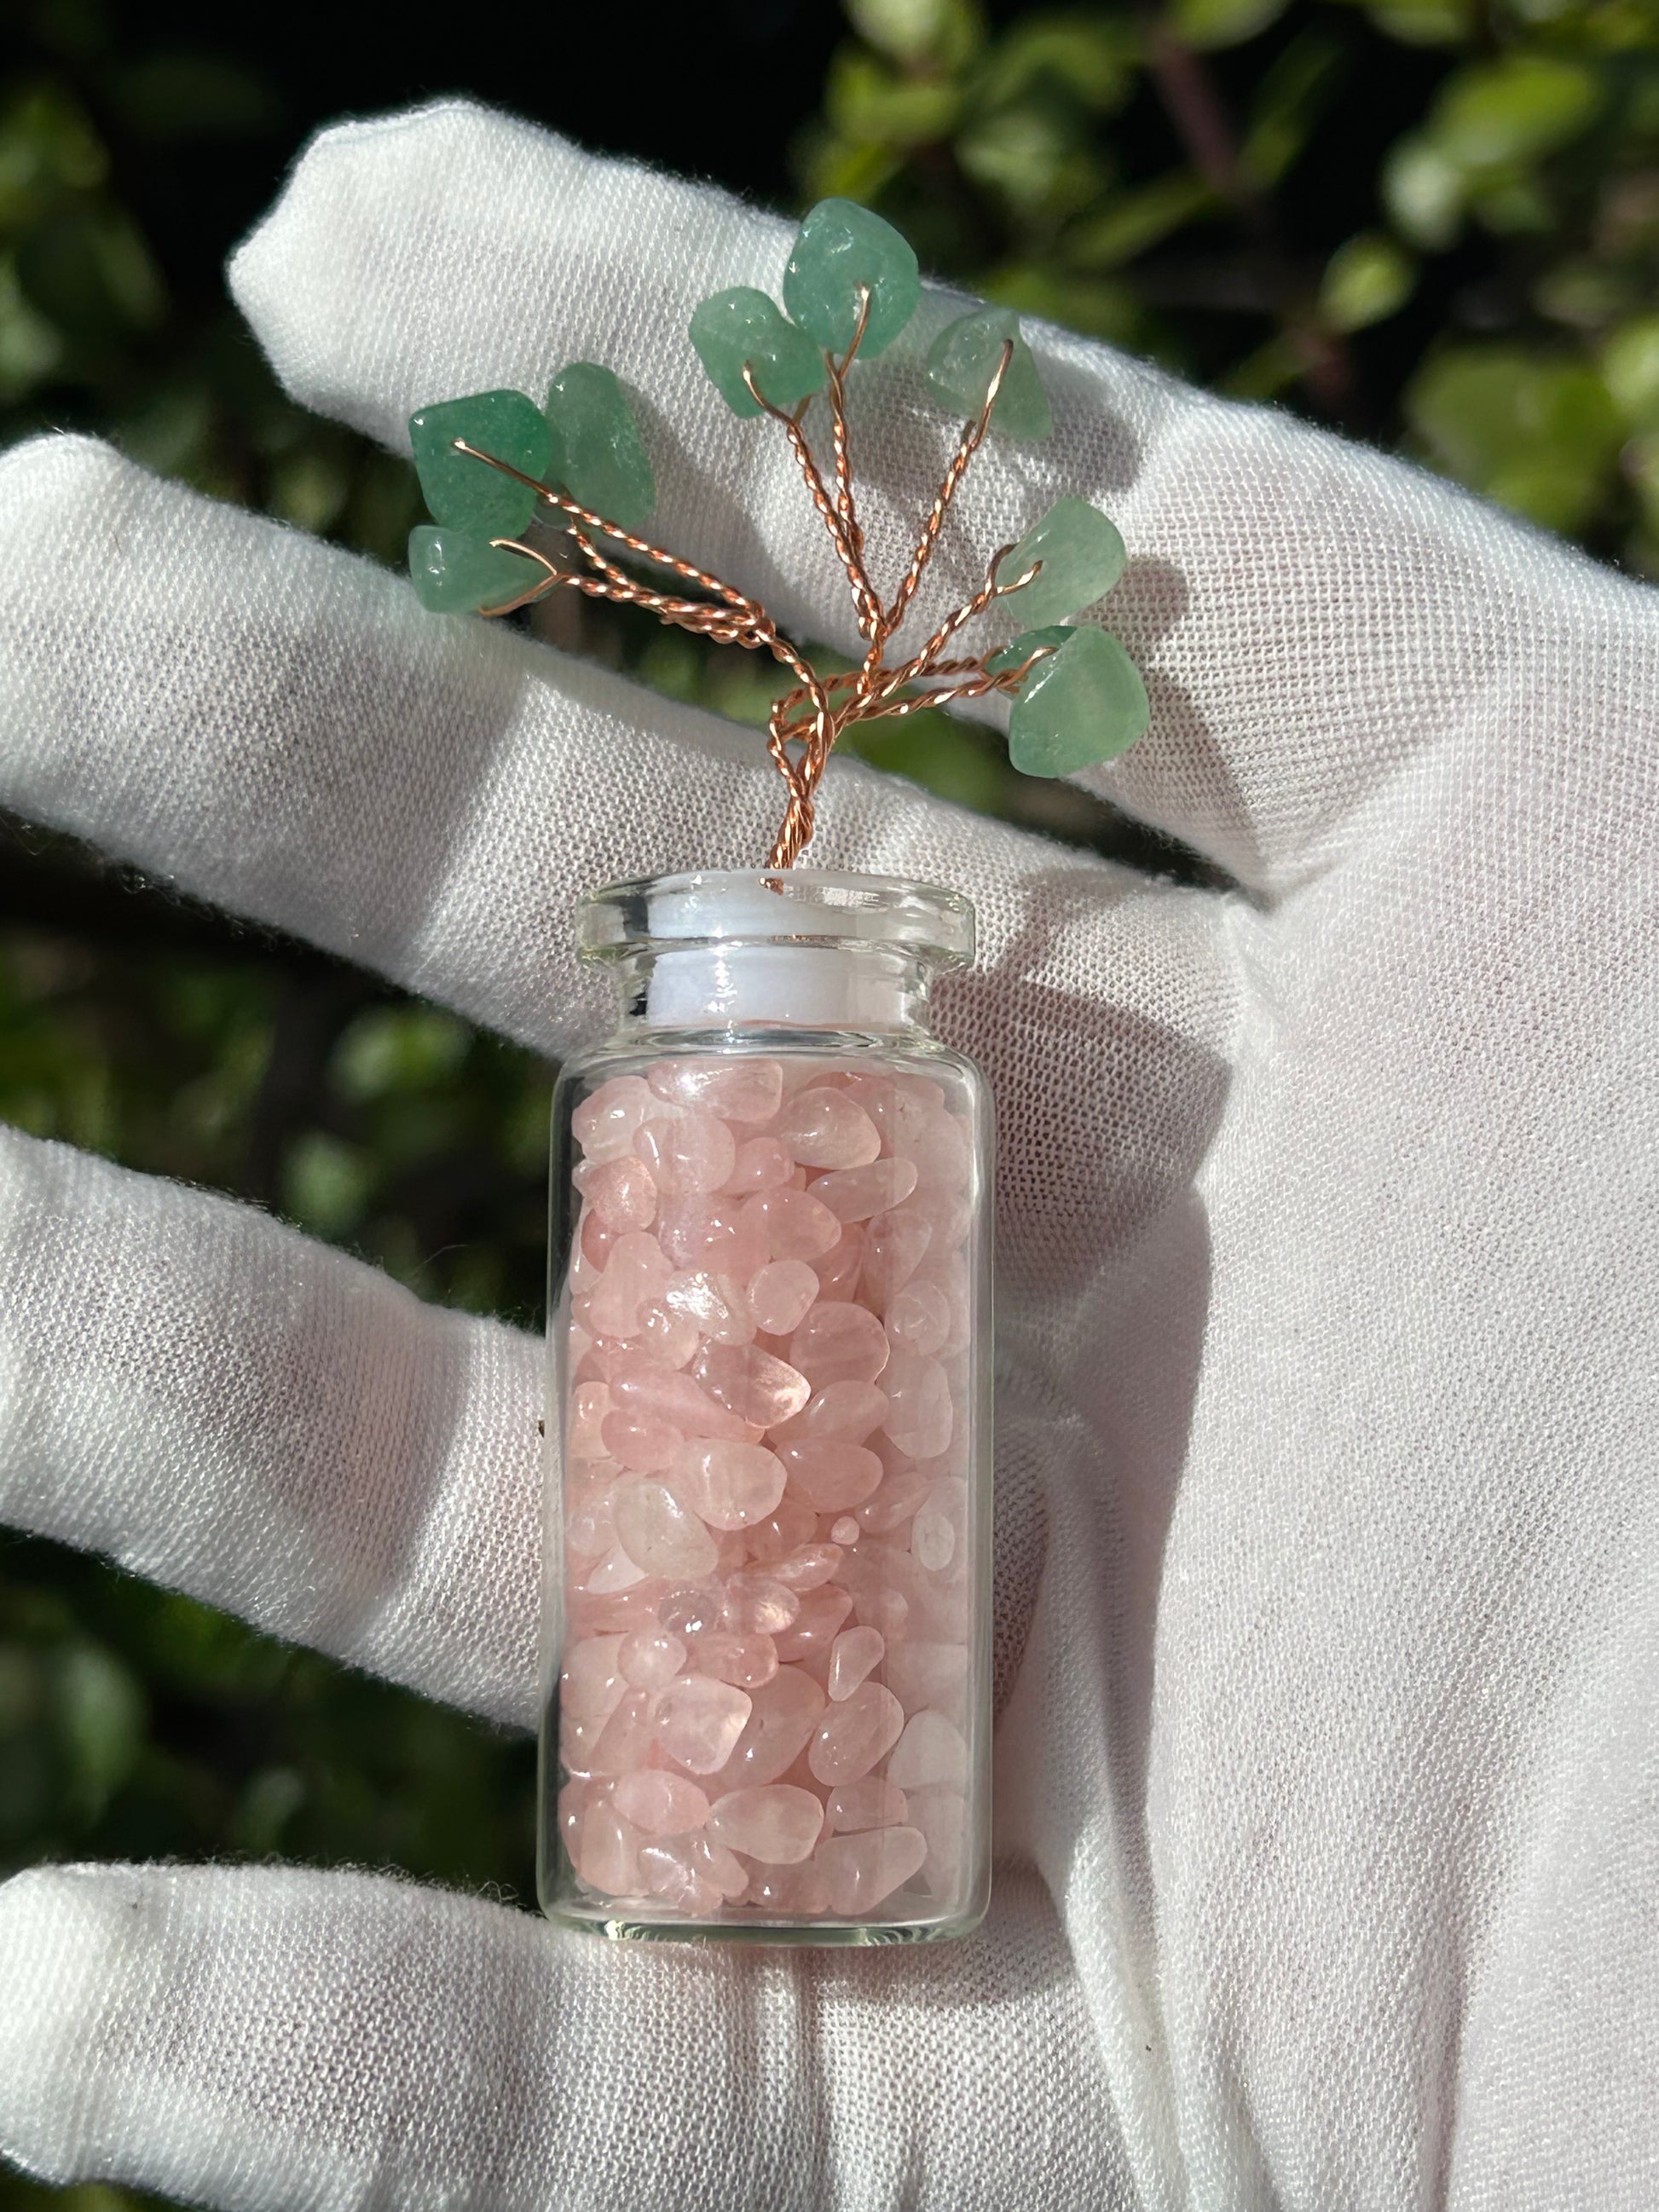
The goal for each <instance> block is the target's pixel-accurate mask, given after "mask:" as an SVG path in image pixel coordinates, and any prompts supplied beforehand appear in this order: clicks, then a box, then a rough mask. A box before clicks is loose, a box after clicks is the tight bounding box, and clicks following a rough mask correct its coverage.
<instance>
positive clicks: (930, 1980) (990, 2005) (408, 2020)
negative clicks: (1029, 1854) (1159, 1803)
mask: <svg viewBox="0 0 1659 2212" xmlns="http://www.w3.org/2000/svg"><path fill="white" fill-rule="evenodd" d="M0 1992H3V2000H4V2001H3V2002H0V2149H3V2150H4V2152H5V2153H6V2154H8V2155H9V2156H10V2157H11V2158H12V2159H14V2160H15V2161H16V2162H17V2163H18V2164H19V2165H21V2166H24V2167H25V2168H27V2170H28V2171H29V2172H33V2173H35V2174H37V2175H40V2176H41V2177H43V2178H45V2179H50V2180H52V2181H56V2182H67V2181H71V2180H76V2179H91V2178H94V2177H96V2178H97V2179H100V2180H114V2181H118V2182H121V2183H125V2184H126V2185H130V2186H134V2187H137V2188H142V2189H148V2190H155V2191H161V2192H163V2193H165V2194H167V2195H168V2196H171V2197H182V2198H185V2199H186V2200H188V2201H189V2202H191V2203H206V2204H210V2205H216V2206H219V2207H222V2208H223V2209H224V2212H335V2208H339V2212H346V2208H351V2207H357V2206H361V2205H362V2204H364V2203H374V2204H376V2205H379V2206H383V2207H385V2208H386V2212H405V2208H408V2209H409V2212H413V2208H417V2207H418V2208H423V2209H424V2208H430V2207H435V2206H439V2205H443V2206H450V2207H462V2206H471V2207H477V2208H480V2212H483V2208H488V2212H540V2208H544V2207H545V2208H549V2209H550V2208H552V2207H554V2206H557V2207H558V2208H559V2212H580V2208H583V2207H589V2206H591V2207H593V2208H595V2209H596V2212H598V2208H605V2212H612V2209H613V2208H615V2207H616V2206H618V2205H627V2206H629V2208H630V2212H702V2208H704V2207H707V2206H709V2205H715V2204H728V2205H734V2206H737V2205H744V2206H747V2205H765V2206H766V2207H768V2208H769V2212H773V2208H775V2212H793V2208H799V2212H824V2208H826V2207H831V2206H835V2207H847V2208H860V2212H864V2208H868V2212H874V2208H876V2207H878V2206H879V2207H884V2206H890V2205H896V2204H905V2205H908V2206H914V2207H915V2208H916V2212H928V2208H933V2207H939V2208H945V2207H949V2208H951V2212H962V2208H969V2207H978V2206H983V2207H992V2206H996V2207H1002V2206H1007V2205H1012V2204H1016V2203H1018V2205H1020V2206H1021V2207H1022V2208H1027V2207H1029V2208H1030V2212H1074V2208H1075V2207H1076V2206H1078V2205H1079V2204H1099V2205H1104V2204H1127V2203H1142V2202H1151V2201H1158V2202H1163V2201H1165V2200H1164V2196H1163V2195H1162V2194H1159V2195H1158V2197H1157V2198H1156V2200H1154V2199H1152V2198H1146V2197H1143V2196H1142V2195H1141V2193H1140V2191H1139V2188H1138V2186H1137V2184H1136V2179H1135V2175H1134V2172H1133V2167H1132V2165H1131V2160H1130V2158H1129V2155H1128V2154H1127V2151H1126V2148H1125V2146H1124V2142H1123V2138H1122V2135H1121V2132H1120V2129H1121V2124H1122V2123H1121V2122H1120V2119H1119V2118H1118V2115H1117V2113H1116V2112H1115V2110H1114V2106H1113V2104H1112V2101H1111V2100H1110V2098H1109V2095H1108V2093H1107V2089H1106V2085H1105V2079H1104V2074H1103V2068H1102V2066H1101V2063H1100V2060H1099V2057H1098V2055H1097V2048H1096V2045H1095V2044H1094V2041H1093V2039H1092V2036H1091V2030H1090V2022H1089V2018H1088V2014H1087V2012H1086V2009H1085V2005H1084V2002H1083V1998H1082V1995H1081V1991H1080V1989H1079V1982H1078V1979H1077V1977H1076V1974H1075V1972H1074V1971H1073V1965H1072V1961H1071V1960H1070V1958H1069V1956H1068V1954H1067V1949H1066V1942H1065V1940H1064V1936H1063V1935H1062V1932H1061V1930H1060V1926H1059V1924H1058V1923H1057V1921H1056V1918H1055V1916H1054V1908H1053V1905H1052V1904H1051V1903H1050V1901H1049V1899H1048V1895H1047V1893H1046V1892H1044V1891H1043V1890H1042V1887H1041V1886H1040V1884H1038V1882H1037V1881H1036V1879H1035V1877H1033V1876H1031V1875H1028V1874H1023V1873H1018V1872H1016V1871H1014V1870H1012V1869H1007V1870H1004V1871H1003V1872H1002V1873H1001V1874H1000V1876H999V1880H998V1885H997V1889H996V1893H995V1901H994V1905H993V1908H992V1913H991V1917H990V1919H989V1921H988V1922H987V1924H986V1926H985V1928H984V1929H982V1930H981V1932H980V1933H979V1934H978V1935H977V1936H973V1937H970V1938H968V1939H967V1940H965V1941H963V1942H957V1943H950V1944H944V1945H941V1946H939V1948H937V1949H932V1950H930V1949H928V1948H925V1947H924V1948H921V1949H909V1948H907V1949H902V1950H898V1951H895V1950H890V1949H880V1950H872V1951H863V1952H841V1953H809V1952H775V1953H769V1954H763V1953H757V1952H754V1951H748V1950H744V1951H734V1950H732V1949H731V1948H726V1947H714V1948H685V1949H683V1950H665V1949H660V1948H656V1947H653V1946H648V1945H647V1946H635V1945H627V1944H606V1943H603V1942H592V1941H586V1940H584V1939H582V1938H580V1937H579V1936H573V1935H569V1934H565V1933H560V1932H556V1931H554V1930H552V1929H549V1928H548V1927H547V1926H546V1925H545V1924H544V1923H538V1921H536V1920H535V1919H532V1917H530V1916H529V1915H528V1914H526V1913H521V1912H515V1911H509V1910H507V1909H506V1908H504V1907H502V1906H501V1905H488V1904H484V1903H482V1902H479V1901H477V1900H474V1899H466V1898H461V1897H457V1896H454V1895H452V1894H448V1893H445V1892H442V1891H438V1890H431V1889H419V1888H416V1887H412V1886H409V1885H404V1884H400V1883H396V1882H392V1881H383V1880H377V1879H374V1878H371V1877H368V1876H366V1875H356V1874H319V1873H314V1872H311V1871H308V1870H302V1869H297V1868H295V1869H283V1868H246V1869H177V1868H149V1869H141V1868H128V1867H105V1868H100V1867H76V1868H64V1869H41V1870H40V1871H38V1872H36V1873H33V1874H28V1875H20V1876H18V1877H17V1878H16V1879H15V1880H14V1881H11V1882H10V1883H9V1884H8V1885H6V1886H5V1887H3V1888H0ZM1148 2071H1150V2069H1148ZM1139 2117H1140V2116H1139V2114H1137V2113H1134V2112H1131V2113H1130V2114H1129V2116H1128V2120H1129V2124H1130V2125H1133V2124H1134V2122H1135V2120H1136V2119H1138V2118H1139ZM1039 2147H1040V2151H1041V2155H1036V2151H1037V2149H1038V2148H1039Z"/></svg>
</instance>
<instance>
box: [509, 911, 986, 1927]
mask: <svg viewBox="0 0 1659 2212" xmlns="http://www.w3.org/2000/svg"><path fill="white" fill-rule="evenodd" d="M579 928H580V949H581V951H582V952H583V955H584V957H587V958H589V959H592V960H597V961H602V962H604V963H607V964H608V965H609V966H610V968H611V970H612V972H613V974H614V975H615V977H616V980H617V985H618V987H619V989H618V996H619V1021H618V1026H617V1031H616V1034H615V1035H614V1036H612V1037H611V1040H610V1041H609V1042H607V1043H606V1044H605V1045H603V1046H601V1047H600V1048H599V1049H598V1050H597V1051H595V1052H592V1053H590V1054H586V1056H585V1057H583V1058H581V1059H579V1060H573V1061H572V1062H570V1063H568V1065H567V1066H566V1067H565V1069H564V1071H563V1073H562V1076H561V1078H560V1081H559V1085H558V1088H557V1091H556V1095H555V1100H554V1109H553V1173H552V1238H551V1249H550V1297H549V1340H550V1355H551V1389H550V1405H551V1406H552V1407H556V1408H557V1409H558V1412H559V1421H558V1423H557V1427H558V1431H559V1434H558V1437H557V1449H554V1450H550V1453H549V1466H550V1477H549V1506H550V1511H549V1516H548V1517H549V1529H548V1536H549V1542H548V1568H547V1583H546V1589H547V1601H546V1614H545V1621H544V1690H545V1698H544V1723H543V1735H542V1790H541V1823H540V1828H541V1835H540V1844H541V1849H540V1890H541V1898H542V1903H543V1905H544V1909H545V1911H547V1912H549V1913H550V1915H552V1916H553V1917H555V1918H556V1919H557V1920H559V1921H561V1922H562V1923H566V1924H568V1925H572V1926H577V1927H582V1928H586V1929H591V1930H592V1931H594V1932H596V1933H598V1934H601V1935H606V1936H662V1937H669V1938H676V1937H678V1938H696V1939H703V1940H708V1939H711V1938H712V1939H718V1940H723V1941H733V1940H735V1941H738V1942H743V1941H749V1942H812V1943H875V1942H912V1941H923V1940H927V1939H929V1938H935V1937H940V1936H957V1935H962V1934H963V1933H965V1932H966V1930H967V1929H969V1928H971V1927H973V1926H974V1924H975V1923H976V1922H977V1921H978V1919H979V1918H980V1917H981V1914H982V1913H983V1911H984V1910H985V1905H986V1901H987V1894H988V1888H989V1879H990V1877H989V1850H988V1845H989V1836H988V1824H989V1765H990V1726H991V1723H990V1698H989V1665H990V1635H989V1612H990V1519H991V1460H990V1445H991V1359H990V1352H991V1293H990V1259H991V1254H990V1242H991V1231H990V1207H989V1178H990V1158H991V1109H990V1102H989V1097H988V1094H987V1090H986V1086H985V1084H984V1081H983V1079H982V1078H981V1075H980V1074H979V1073H978V1071H977V1070H976V1069H975V1067H974V1066H972V1064H971V1063H970V1062H969V1061H968V1060H963V1058H961V1057H960V1055H959V1054H956V1053H953V1052H950V1051H948V1050H946V1048H945V1047H944V1046H942V1045H941V1044H939V1042H937V1041H936V1040H935V1039H934V1038H933V1036H931V1035H930V1034H929V1032H928V1029H927V994H928V987H929V984H930V982H931V981H932V979H933V975H935V974H936V973H937V972H938V971H939V969H942V968H945V967H950V966H954V965H957V964H958V963H962V962H964V961H966V960H969V959H970V958H971V957H972V953H973V933H974V923H973V913H972V909H971V908H969V906H968V904H967V902H965V901H964V900H963V899H961V898H959V897H957V896H956V895H955V894H953V893H951V892H949V891H945V890H938V889H935V888H933V887H932V886H930V885H927V884H913V883H907V882H901V881H897V880H895V879H891V878H877V877H864V876H854V875H845V874H836V873H832V872H828V871H816V870H809V869H792V870H787V871H781V872H774V873H763V872H756V873H752V874H746V873H735V872H734V873H724V874H703V875H686V876H673V877H665V878H659V879H658V880H656V881H654V882H649V883H639V884H619V885H617V886H615V887H613V888H611V889H610V890H602V891H599V892H596V893H595V894H594V895H593V896H592V897H591V898H589V899H587V900H586V902H584V904H583V906H582V908H581V909H580V921H579ZM549 1426H550V1430H551V1429H552V1428H553V1427H554V1426H555V1424H554V1423H552V1422H551V1421H550V1424H549Z"/></svg>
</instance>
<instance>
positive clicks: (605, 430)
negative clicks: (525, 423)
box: [547, 361, 657, 531]
mask: <svg viewBox="0 0 1659 2212" xmlns="http://www.w3.org/2000/svg"><path fill="white" fill-rule="evenodd" d="M547 421H548V427H549V428H550V430H551V431H552V433H553V453H552V459H550V462H549V464H548V467H549V471H550V475H551V476H552V477H553V479H554V481H555V482H556V483H562V485H563V486H564V488H565V489H566V490H567V491H568V493H569V495H570V496H571V497H572V499H574V500H579V501H580V502H581V504H582V505H583V506H584V507H588V508H590V509H591V510H592V513H595V514H602V515H604V516H605V520H607V521H608V522H619V523H621V525H622V526H623V529H624V530H635V531H636V530H638V529H639V528H640V527H641V525H642V524H643V523H644V522H645V521H646V520H647V517H648V516H649V514H650V513H651V510H652V508H653V507H654V506H655V505H656V503H657V485H656V479H655V478H654V477H653V475H652V473H651V463H650V459H649V458H648V457H647V453H646V450H645V441H644V440H643V439H642V438H641V435H640V426H639V424H638V423H637V422H635V419H634V410H633V408H632V407H631V406H630V405H629V398H628V394H627V393H626V392H624V391H623V387H622V385H621V383H620V381H619V380H618V379H617V376H616V374H615V373H614V372H613V371H612V370H611V369H608V368H601V367H600V366H599V362H594V361H573V362H571V364H570V366H569V368H562V369H561V370H560V371H559V373H558V374H557V375H556V377H555V378H554V380H553V381H552V384H551V385H550V386H549V388H548V394H547Z"/></svg>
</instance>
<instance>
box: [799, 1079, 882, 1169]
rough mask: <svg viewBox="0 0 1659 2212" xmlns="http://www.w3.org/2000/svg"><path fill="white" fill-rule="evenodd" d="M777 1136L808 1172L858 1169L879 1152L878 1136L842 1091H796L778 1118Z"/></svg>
mask: <svg viewBox="0 0 1659 2212" xmlns="http://www.w3.org/2000/svg"><path fill="white" fill-rule="evenodd" d="M777 1134H778V1136H779V1137H780V1138H781V1140H782V1141H783V1143H785V1144H786V1145H787V1146H788V1147H789V1149H790V1151H791V1152H793V1154H794V1156H795V1158H797V1159H798V1160H799V1161H800V1162H801V1164H803V1165H804V1166H805V1167H809V1168H858V1167H862V1166H863V1165H864V1164H865V1163H866V1161H868V1160H873V1159H874V1158H875V1157H876V1155H877V1153H878V1152H880V1150H881V1132H880V1131H879V1130H878V1128H877V1127H876V1125H875V1123H874V1122H873V1121H872V1120H871V1119H870V1116H869V1115H867V1114H866V1112H865V1110H864V1109H863V1108H862V1107H861V1106H855V1105H854V1103H853V1101H852V1100H851V1099H850V1098H849V1097H848V1096H847V1093H846V1092H845V1091H832V1090H829V1089H828V1088H827V1087H824V1086H822V1085H814V1086H813V1087H812V1088H811V1089H810V1090H806V1091H797V1092H796V1093H795V1095H794V1097H793V1098H792V1099H791V1100H790V1101H789V1103H788V1104H787V1106H786V1107H785V1108H784V1109H783V1110H782V1112H781V1114H780V1115H778V1121H777Z"/></svg>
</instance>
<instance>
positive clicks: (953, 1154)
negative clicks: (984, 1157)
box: [905, 1106, 968, 1192]
mask: <svg viewBox="0 0 1659 2212" xmlns="http://www.w3.org/2000/svg"><path fill="white" fill-rule="evenodd" d="M905 1150H906V1151H907V1152H910V1154H911V1157H912V1158H914V1159H915V1164H916V1168H917V1170H918V1175H919V1178H920V1181H921V1187H922V1188H923V1189H924V1190H940V1191H950V1192H953V1191H959V1190H960V1189H961V1188H962V1187H963V1184H964V1183H965V1182H967V1180H968V1139H967V1136H966V1133H964V1131H963V1126H962V1124H961V1122H960V1121H957V1117H956V1115H954V1114H947V1113H946V1112H945V1109H944V1108H943V1107H942V1106H941V1107H940V1108H939V1110H938V1111H937V1112H934V1113H932V1114H929V1115H927V1116H926V1117H925V1120H924V1121H923V1125H922V1130H921V1136H920V1138H919V1139H917V1141H916V1143H915V1146H914V1147H912V1146H908V1145H907V1146H906V1147H905Z"/></svg>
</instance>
